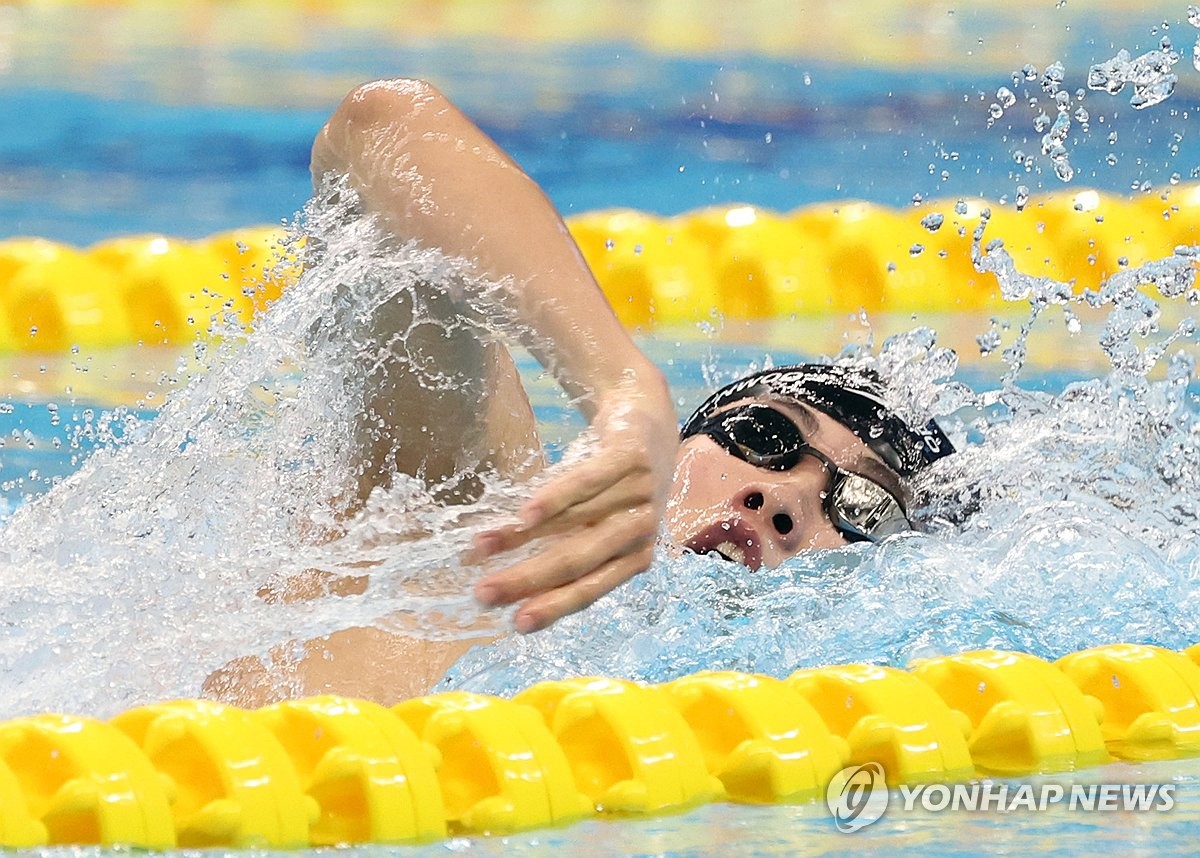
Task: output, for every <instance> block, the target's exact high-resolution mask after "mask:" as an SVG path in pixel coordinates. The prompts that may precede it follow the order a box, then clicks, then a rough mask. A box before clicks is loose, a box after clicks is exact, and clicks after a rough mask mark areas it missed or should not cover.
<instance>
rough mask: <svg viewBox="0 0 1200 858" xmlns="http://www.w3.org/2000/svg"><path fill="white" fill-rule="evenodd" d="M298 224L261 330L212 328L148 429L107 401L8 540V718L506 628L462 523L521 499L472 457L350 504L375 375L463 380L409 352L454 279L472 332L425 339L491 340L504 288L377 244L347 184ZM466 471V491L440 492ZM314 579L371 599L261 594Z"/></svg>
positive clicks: (0, 569) (3, 536) (0, 560)
mask: <svg viewBox="0 0 1200 858" xmlns="http://www.w3.org/2000/svg"><path fill="white" fill-rule="evenodd" d="M301 224H302V227H303V237H304V240H305V243H304V247H303V248H302V249H299V248H298V251H297V252H300V253H302V257H303V260H304V263H305V266H306V271H305V273H304V274H303V276H302V277H301V278H300V282H299V283H298V284H297V285H296V286H295V287H294V288H292V289H289V290H288V291H287V292H286V293H285V294H284V296H283V297H282V298H281V299H279V301H278V302H277V303H276V304H275V305H274V306H273V307H272V308H271V310H270V311H269V312H268V313H266V314H265V315H263V316H261V317H259V318H257V319H256V320H255V325H256V329H255V331H254V332H253V334H252V335H249V336H247V335H246V332H244V331H241V330H238V329H236V328H228V329H226V330H224V331H223V332H222V333H223V336H222V337H221V340H222V344H221V345H220V346H218V347H215V348H212V349H209V350H208V352H207V353H206V354H204V355H203V366H202V367H200V368H199V371H198V372H197V373H196V374H195V375H194V376H193V377H192V378H191V380H190V382H189V383H187V384H186V385H185V386H184V387H182V389H180V390H177V391H175V392H174V393H173V394H172V395H171V396H170V398H169V399H168V401H167V403H166V405H165V406H164V407H163V408H162V410H161V412H160V413H159V414H158V416H157V418H156V419H155V420H153V421H152V422H142V421H139V420H137V419H136V418H135V417H133V416H132V414H129V413H127V412H121V411H118V412H115V413H114V414H113V415H112V417H111V419H109V420H107V421H102V422H95V421H93V422H91V423H90V424H88V425H89V426H90V430H89V431H100V432H105V433H108V435H107V436H106V437H105V438H104V439H101V440H103V441H104V442H105V443H103V444H102V445H101V447H100V449H99V450H98V451H97V452H95V453H94V454H93V455H92V456H91V457H90V458H88V459H87V461H86V462H85V463H84V464H83V465H82V467H81V468H80V469H79V470H78V471H77V472H75V473H74V474H72V475H71V476H70V477H68V478H67V479H65V480H64V481H63V482H62V483H61V484H60V485H58V486H57V487H56V488H55V489H54V490H53V491H51V492H50V493H48V494H46V495H44V496H42V497H41V498H39V499H37V500H35V501H34V502H31V503H29V504H27V505H25V506H23V507H21V508H19V509H17V510H16V512H15V513H14V515H13V516H12V518H11V519H10V520H9V521H8V522H7V524H6V525H5V527H4V529H3V531H0V587H3V590H4V592H5V596H6V603H5V615H4V621H3V622H4V624H5V627H6V628H5V633H4V634H3V635H0V671H2V672H3V674H4V676H5V694H4V695H3V699H2V701H0V717H8V716H12V715H14V714H17V713H21V712H32V711H41V710H45V709H66V710H70V711H75V712H82V713H92V714H100V715H103V714H109V713H112V712H114V711H118V710H120V709H123V708H127V707H128V706H131V705H134V704H136V703H141V702H148V701H151V700H158V699H164V698H171V697H179V696H196V695H198V694H199V691H200V685H201V682H202V681H203V679H204V678H205V677H206V676H207V675H208V673H209V672H211V671H212V670H213V669H215V668H216V667H218V666H220V665H222V664H224V663H226V662H228V661H229V660H230V659H232V658H235V657H238V656H242V655H248V654H252V653H258V654H265V653H266V652H267V650H268V648H269V647H270V646H272V645H273V644H276V643H278V642H281V641H288V640H292V639H305V638H311V637H315V636H317V635H320V634H325V633H328V632H330V631H333V630H336V629H340V628H345V627H347V626H353V625H381V626H388V627H390V628H405V629H406V630H408V631H410V632H416V633H430V634H438V635H441V636H443V637H457V636H462V635H466V634H479V633H481V632H487V631H489V630H497V629H503V628H505V627H506V623H507V614H506V613H505V612H503V611H484V610H482V609H481V608H480V607H479V606H478V605H477V604H476V603H475V602H474V600H473V599H472V598H471V596H470V592H471V586H470V585H471V583H472V582H473V580H474V579H475V578H476V577H478V576H479V575H480V574H481V570H479V569H477V568H468V567H463V566H462V565H461V564H460V563H459V560H458V557H459V555H460V554H461V553H462V551H463V550H464V549H465V548H466V547H467V545H468V544H469V537H470V532H471V528H472V527H478V526H480V525H482V524H486V523H488V522H489V521H494V519H495V517H496V516H497V515H500V514H501V513H503V512H504V511H511V510H513V509H515V506H516V503H517V493H516V490H515V489H514V488H513V487H512V486H511V485H510V484H507V483H505V482H503V481H500V480H498V479H495V478H492V477H489V476H488V475H487V474H486V473H485V472H476V471H475V465H476V464H477V463H476V462H472V461H466V460H464V461H461V462H459V463H458V465H459V466H458V469H457V471H456V473H455V475H454V476H453V477H451V478H449V479H448V480H447V481H446V483H444V484H442V485H440V486H434V487H433V489H426V488H424V486H423V483H422V482H421V481H419V480H416V479H411V478H410V479H406V478H405V477H404V476H403V475H398V476H397V477H396V479H395V481H394V483H393V484H392V485H391V487H390V488H388V489H386V490H384V489H380V488H377V489H375V490H374V492H373V493H372V494H371V495H370V496H369V497H367V498H366V500H365V503H364V504H363V506H362V509H361V511H359V512H358V514H357V515H355V516H353V517H350V518H347V514H346V510H347V509H348V508H350V507H352V505H353V499H354V498H355V497H357V496H358V494H359V492H360V480H361V478H362V477H363V468H364V465H363V464H362V458H363V457H362V455H361V446H362V444H363V443H370V442H374V441H378V440H379V438H378V437H376V436H377V435H378V433H379V432H380V430H379V429H378V427H375V426H372V425H371V424H370V422H369V420H368V418H369V416H370V414H371V410H370V403H371V397H372V396H374V395H375V391H374V389H373V386H374V385H377V384H378V383H379V381H380V379H381V378H386V373H384V372H383V371H382V370H383V369H386V367H387V366H388V365H389V362H400V363H402V364H406V370H407V372H408V374H409V375H410V376H411V377H413V378H416V379H417V380H418V382H419V385H420V387H421V388H423V389H425V390H427V391H429V393H430V394H431V395H437V394H438V393H439V391H442V390H444V389H445V388H446V387H447V386H449V385H462V384H464V383H465V382H464V380H463V379H460V378H456V377H454V376H452V375H450V374H448V373H446V372H445V371H444V370H442V369H440V368H438V367H435V366H429V365H427V363H425V362H423V361H422V359H421V354H420V353H419V351H417V348H418V347H417V346H415V345H413V343H415V342H416V340H417V339H418V338H419V337H420V336H424V335H428V333H429V331H428V326H429V325H431V324H434V317H433V314H432V312H431V310H430V305H431V304H432V302H436V301H439V300H443V299H444V296H445V295H447V294H449V293H450V292H451V291H453V290H459V291H460V292H466V293H468V294H470V295H471V296H472V297H471V298H470V300H468V301H465V302H464V303H465V304H466V305H467V306H468V307H469V308H470V309H469V310H468V311H467V312H464V313H463V314H462V315H461V318H459V320H458V321H457V322H456V323H455V325H457V326H459V327H461V328H462V329H463V330H462V331H461V332H456V331H455V330H453V329H452V328H453V326H451V325H444V326H443V328H444V330H443V328H438V333H437V334H436V335H437V336H451V335H455V334H456V333H462V334H463V335H467V336H471V337H473V338H476V339H480V340H486V339H487V338H488V337H493V336H496V331H498V330H501V329H503V328H504V327H505V325H506V324H507V319H506V315H505V313H504V312H503V307H502V306H501V304H502V300H500V299H501V297H502V296H501V295H500V294H499V292H500V291H501V290H497V288H496V284H486V283H478V282H474V281H471V279H470V276H469V273H468V270H467V266H466V263H465V262H463V261H462V260H455V259H450V258H447V257H445V256H443V255H441V254H438V253H435V252H431V251H421V250H418V249H416V248H415V247H413V246H405V247H400V248H396V247H393V246H389V245H387V244H386V243H385V242H383V240H382V239H381V237H380V235H379V233H378V231H377V230H376V228H375V226H374V224H373V223H372V222H371V221H370V220H369V219H367V218H363V217H360V216H357V215H356V214H355V208H354V205H353V202H352V200H350V199H349V198H348V196H347V194H346V192H345V189H344V188H340V189H339V188H336V187H331V188H328V189H326V193H324V194H322V195H320V196H319V198H318V200H316V201H314V202H313V203H312V204H310V206H309V207H308V209H307V210H306V212H305V215H304V217H303V218H302V221H301ZM301 224H298V225H297V228H296V237H297V239H298V238H299V237H300V235H301ZM468 287H469V288H468ZM489 295H490V296H492V297H493V298H495V300H492V299H491V298H489ZM489 301H490V303H489ZM398 306H403V307H407V308H408V309H409V311H410V312H409V316H408V320H407V324H401V325H400V326H399V327H398V329H397V330H396V331H395V332H394V333H393V334H392V335H390V336H387V337H381V334H380V331H381V330H387V325H389V324H391V323H390V322H382V321H381V319H382V318H383V315H382V314H387V313H395V312H396V308H397V307H398ZM410 346H411V347H410ZM113 426H119V431H113V430H112V428H110V427H113ZM373 433H374V434H373ZM364 436H365V438H364ZM356 439H361V440H356ZM402 441H403V439H398V440H397V441H395V443H396V444H400V443H402ZM464 474H470V475H471V476H472V478H473V480H474V482H475V483H477V485H475V486H474V491H475V492H476V493H477V494H478V495H479V497H478V499H477V500H476V501H475V502H474V503H470V504H460V505H449V506H447V505H445V504H441V503H438V502H436V499H437V497H438V496H439V491H441V490H448V489H454V488H455V485H454V480H455V479H458V478H459V477H462V476H463V475H464ZM523 495H524V493H522V496H523ZM489 517H490V518H489ZM312 570H319V571H320V572H321V573H323V574H324V575H327V576H332V577H333V578H337V577H340V576H356V577H363V576H364V574H365V575H366V580H367V583H366V589H365V592H363V593H361V594H360V595H352V596H334V595H330V596H327V597H325V598H318V599H312V600H307V601H301V602H294V603H290V604H289V603H287V602H286V601H285V600H279V599H263V598H259V596H258V595H257V594H259V593H265V594H269V593H271V592H273V591H276V590H278V588H279V586H280V582H282V581H287V580H290V579H293V578H294V577H296V576H307V575H311V574H312ZM364 570H369V571H368V572H366V573H364ZM434 570H441V571H440V573H438V574H437V575H436V576H435V575H434ZM431 577H433V578H434V579H435V580H436V582H437V583H436V584H435V585H432V586H431V585H429V584H428V581H429V580H430V578H431ZM467 627H470V628H471V631H470V632H468V631H466V628H467Z"/></svg>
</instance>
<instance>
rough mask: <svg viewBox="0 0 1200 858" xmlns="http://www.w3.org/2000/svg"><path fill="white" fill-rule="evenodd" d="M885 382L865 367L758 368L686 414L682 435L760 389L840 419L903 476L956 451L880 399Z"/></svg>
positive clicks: (933, 427) (934, 428) (932, 425)
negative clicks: (909, 421)
mask: <svg viewBox="0 0 1200 858" xmlns="http://www.w3.org/2000/svg"><path fill="white" fill-rule="evenodd" d="M885 390H886V388H885V387H884V384H883V380H882V379H881V378H880V377H879V373H877V372H875V371H874V370H873V369H869V368H867V367H851V366H832V365H827V364H816V363H805V364H797V365H796V366H785V367H780V368H779V369H768V370H764V371H762V372H756V373H754V374H753V375H748V376H746V377H745V378H742V379H739V380H738V381H735V382H733V383H732V384H728V385H726V386H725V387H722V388H721V389H720V390H718V391H717V392H716V393H714V394H713V395H712V396H710V397H709V398H708V399H706V400H705V401H704V402H703V404H701V406H700V407H699V408H697V409H696V412H695V413H694V414H693V415H692V416H691V417H689V418H688V420H687V422H686V423H684V424H683V429H682V430H681V431H680V433H679V434H680V437H681V438H687V437H690V436H691V435H694V434H695V433H696V430H697V428H698V427H699V425H700V424H701V423H702V422H703V421H704V419H705V418H706V417H708V416H709V415H710V414H712V413H713V412H714V411H716V410H717V409H718V408H721V407H722V406H725V405H728V404H730V403H732V402H737V401H738V400H741V399H747V398H750V397H754V396H761V395H762V394H764V393H770V394H774V395H776V396H782V397H785V398H787V399H794V400H796V401H797V402H803V403H804V404H806V405H811V406H812V407H813V408H816V409H818V410H820V411H822V412H824V413H825V414H828V415H829V416H830V417H832V418H833V419H834V420H836V421H838V422H839V423H841V424H842V425H843V426H845V427H846V428H847V429H849V430H850V431H851V432H853V433H854V434H855V435H857V436H858V437H859V439H860V440H862V442H863V443H864V444H866V445H867V446H868V447H870V448H871V449H872V450H874V451H875V453H876V454H878V455H879V457H880V458H881V459H883V461H884V462H885V463H887V464H888V465H889V466H890V467H891V468H892V470H894V471H895V472H896V473H898V474H900V475H901V476H905V477H907V476H911V475H912V474H915V473H916V472H917V471H919V470H921V469H922V468H924V467H925V466H927V465H929V464H930V463H931V462H935V461H937V460H938V459H940V458H942V457H943V456H948V455H950V454H951V453H953V452H954V446H953V445H952V444H951V443H950V439H949V438H947V437H946V435H945V433H944V432H942V429H941V427H940V426H938V424H937V423H936V422H935V421H933V420H930V421H929V422H928V423H926V424H925V425H924V426H923V427H921V428H919V429H913V428H912V427H910V426H909V425H908V424H907V423H905V422H904V421H903V420H902V419H900V417H899V416H898V415H896V414H895V413H894V412H893V411H892V410H891V409H889V408H888V407H887V404H886V403H885V402H884V398H883V397H884V393H885Z"/></svg>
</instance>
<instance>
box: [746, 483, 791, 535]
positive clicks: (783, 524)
mask: <svg viewBox="0 0 1200 858" xmlns="http://www.w3.org/2000/svg"><path fill="white" fill-rule="evenodd" d="M766 503H767V499H766V497H765V496H764V495H763V493H762V492H759V491H752V492H750V493H748V494H747V495H746V496H745V497H743V498H742V506H744V507H745V508H746V509H749V510H755V511H757V510H760V509H762V508H763V507H764V506H765V505H766ZM795 526H796V523H795V522H794V521H793V520H792V516H791V514H790V513H789V512H788V511H787V510H785V509H781V510H779V511H778V512H775V513H773V514H772V515H771V527H773V528H774V529H775V532H776V533H778V534H779V535H780V536H787V535H788V534H789V533H791V532H792V528H794V527H795Z"/></svg>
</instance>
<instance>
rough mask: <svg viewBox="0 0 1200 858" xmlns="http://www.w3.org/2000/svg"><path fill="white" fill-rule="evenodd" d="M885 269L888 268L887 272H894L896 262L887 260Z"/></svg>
mask: <svg viewBox="0 0 1200 858" xmlns="http://www.w3.org/2000/svg"><path fill="white" fill-rule="evenodd" d="M887 270H888V274H892V273H894V272H895V270H896V263H895V262H889V263H888V264H887Z"/></svg>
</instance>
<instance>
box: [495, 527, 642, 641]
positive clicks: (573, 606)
mask: <svg viewBox="0 0 1200 858" xmlns="http://www.w3.org/2000/svg"><path fill="white" fill-rule="evenodd" d="M653 558H654V546H653V545H649V546H646V547H645V548H643V549H641V550H640V551H637V552H635V553H633V554H627V555H625V556H623V557H618V558H616V559H615V560H610V561H609V562H608V563H605V564H604V565H603V566H601V567H600V568H599V569H597V570H595V571H594V572H592V573H590V574H588V575H585V576H583V577H582V578H580V579H578V580H576V581H572V582H571V583H570V584H567V585H565V586H562V587H557V588H555V589H553V590H551V591H550V592H548V593H542V594H541V595H539V596H535V597H534V598H532V599H530V600H529V601H527V602H526V603H525V604H524V605H522V606H521V608H520V610H518V611H517V614H516V616H515V617H514V618H513V623H514V625H515V626H516V628H517V631H519V632H521V633H522V634H528V633H530V632H536V631H541V630H542V629H544V628H546V627H547V626H549V625H551V624H552V623H555V622H557V621H558V620H561V619H562V618H563V617H565V616H567V615H568V614H573V613H575V612H576V611H582V610H583V609H584V608H586V607H587V606H588V605H590V604H592V603H593V602H595V601H596V600H597V599H599V598H600V597H601V596H603V595H604V594H605V593H608V592H609V591H611V590H613V589H615V588H617V587H619V586H620V585H621V584H624V583H625V582H626V581H628V580H629V579H630V578H632V577H633V576H634V575H637V574H638V573H639V572H643V571H645V570H646V568H647V567H649V566H650V562H651V560H653Z"/></svg>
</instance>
